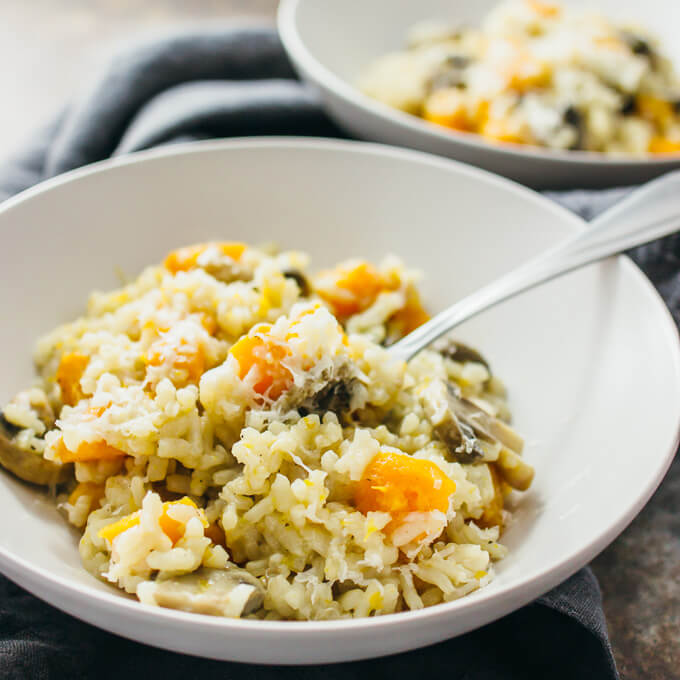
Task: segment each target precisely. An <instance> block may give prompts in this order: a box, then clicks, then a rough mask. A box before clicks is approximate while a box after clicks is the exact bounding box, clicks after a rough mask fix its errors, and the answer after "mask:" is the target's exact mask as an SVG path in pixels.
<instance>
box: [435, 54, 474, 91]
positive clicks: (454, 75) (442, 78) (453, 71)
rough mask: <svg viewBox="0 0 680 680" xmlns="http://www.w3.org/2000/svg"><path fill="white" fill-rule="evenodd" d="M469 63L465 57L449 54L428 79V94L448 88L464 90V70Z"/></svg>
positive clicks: (465, 84) (465, 83) (469, 60)
mask: <svg viewBox="0 0 680 680" xmlns="http://www.w3.org/2000/svg"><path fill="white" fill-rule="evenodd" d="M471 62H472V60H471V59H470V57H468V56H467V55H464V54H450V55H449V56H448V57H447V58H446V60H445V61H444V62H443V63H442V64H441V66H439V67H438V68H437V70H436V71H435V72H434V74H433V75H432V77H431V78H430V82H429V90H430V92H434V91H435V90H442V89H445V88H449V87H457V88H461V89H463V88H465V87H466V86H467V82H466V79H465V69H466V68H467V67H468V66H469V65H470V63H471Z"/></svg>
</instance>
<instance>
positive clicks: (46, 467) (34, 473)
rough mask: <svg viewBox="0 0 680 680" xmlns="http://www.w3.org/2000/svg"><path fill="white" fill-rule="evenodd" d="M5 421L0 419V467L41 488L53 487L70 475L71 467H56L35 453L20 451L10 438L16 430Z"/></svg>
mask: <svg viewBox="0 0 680 680" xmlns="http://www.w3.org/2000/svg"><path fill="white" fill-rule="evenodd" d="M6 424H7V420H6V419H5V418H4V417H2V418H1V419H0V465H2V467H4V468H5V470H7V471H9V472H11V473H12V474H13V475H15V476H16V477H18V478H19V479H23V480H24V481H25V482H31V484H40V485H41V486H55V485H57V484H61V483H62V482H65V481H66V480H67V479H68V478H69V476H70V474H71V467H72V466H71V465H57V464H56V463H53V462H51V461H49V460H45V458H43V457H42V455H41V454H40V453H38V452H37V451H30V450H26V449H22V448H20V447H19V446H17V445H16V444H15V443H14V442H13V441H12V438H13V436H14V435H15V434H16V429H15V428H14V426H12V425H11V423H10V428H7V427H6Z"/></svg>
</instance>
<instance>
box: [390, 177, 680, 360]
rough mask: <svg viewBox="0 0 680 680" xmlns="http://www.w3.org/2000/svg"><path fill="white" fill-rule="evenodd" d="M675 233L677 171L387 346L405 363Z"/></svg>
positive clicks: (679, 209)
mask: <svg viewBox="0 0 680 680" xmlns="http://www.w3.org/2000/svg"><path fill="white" fill-rule="evenodd" d="M678 229H680V170H676V171H674V172H671V173H669V174H667V175H665V176H663V177H661V178H659V179H655V180H653V181H651V182H648V183H647V184H645V185H644V186H642V187H641V188H640V189H637V190H636V191H634V192H632V193H631V194H629V195H628V196H626V197H625V198H624V199H623V200H621V201H619V202H618V203H616V204H615V205H614V206H613V207H611V208H609V209H608V210H606V211H605V212H603V213H602V214H601V215H599V216H598V217H596V218H595V219H594V220H593V221H592V222H591V223H590V225H589V227H588V228H587V229H584V230H583V231H581V232H579V233H577V234H575V235H574V236H572V237H570V238H568V239H567V240H565V241H562V242H561V243H559V244H557V245H556V246H554V247H552V248H549V249H548V250H546V251H545V252H543V253H541V254H540V255H538V256H537V257H535V258H532V259H531V260H529V261H528V262H526V263H525V264H522V265H520V266H519V267H518V268H517V269H514V270H512V271H510V272H508V273H507V274H505V275H503V276H502V277H501V278H499V279H496V280H495V281H493V282H492V283H489V284H487V285H486V286H484V287H483V288H480V289H479V290H477V291H475V292H474V293H472V295H469V296H468V297H466V298H463V299H462V300H460V301H459V302H456V303H455V304H453V305H452V306H451V307H449V308H448V309H445V310H444V311H442V312H440V313H439V314H437V315H436V316H434V317H433V318H432V319H430V320H429V321H427V322H426V323H424V324H423V325H422V326H420V327H419V328H417V329H416V330H415V331H413V332H412V333H409V334H408V335H407V336H406V337H404V338H402V339H401V340H399V342H397V343H395V344H394V345H392V346H391V347H390V348H389V352H390V354H392V355H393V356H395V357H398V358H400V359H403V360H405V361H408V360H409V359H411V358H412V357H413V356H414V355H415V354H417V353H418V352H419V351H420V350H422V349H424V348H425V347H427V346H428V345H429V344H431V343H432V342H434V341H435V340H436V339H437V338H439V337H440V336H442V335H444V334H445V333H447V332H448V331H450V330H452V329H453V328H455V327H456V326H458V325H459V324H461V323H462V322H463V321H467V320H468V319H470V318H471V317H473V316H476V315H477V314H479V313H480V312H483V311H485V310H487V309H489V308H491V307H493V306H495V305H497V304H498V303H499V302H503V301H504V300H507V299H508V298H511V297H514V296H515V295H517V294H518V293H522V292H523V291H525V290H528V289H529V288H533V287H534V286H537V285H539V284H541V283H544V282H546V281H550V280H551V279H554V278H556V277H558V276H561V275H562V274H566V273H567V272H570V271H572V270H574V269H577V268H578V267H583V266H584V265H587V264H590V263H591V262H595V261H597V260H601V259H604V258H606V257H609V256H610V255H615V254H617V253H621V252H623V251H624V250H627V249H628V248H632V247H634V246H639V245H642V244H643V243H648V242H649V241H653V240H655V239H658V238H661V237H662V236H667V235H668V234H671V233H672V232H674V231H676V230H678Z"/></svg>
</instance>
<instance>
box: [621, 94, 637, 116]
mask: <svg viewBox="0 0 680 680" xmlns="http://www.w3.org/2000/svg"><path fill="white" fill-rule="evenodd" d="M619 113H620V114H621V115H622V116H630V115H632V114H634V113H635V97H634V96H633V95H632V94H628V93H624V94H622V95H621V108H620V109H619Z"/></svg>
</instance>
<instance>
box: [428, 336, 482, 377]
mask: <svg viewBox="0 0 680 680" xmlns="http://www.w3.org/2000/svg"><path fill="white" fill-rule="evenodd" d="M432 347H433V349H434V350H436V351H437V352H439V353H440V354H441V355H442V356H444V357H446V358H447V359H452V360H453V361H457V362H459V363H461V364H464V363H465V362H466V361H474V362H475V363H477V364H482V366H485V367H486V369H487V371H489V373H491V367H490V366H489V362H488V361H487V360H486V359H485V358H484V357H483V356H482V355H481V354H480V353H479V352H478V351H477V350H476V349H474V347H470V346H469V345H466V344H464V343H462V342H458V340H453V339H451V338H442V339H441V340H438V341H437V342H436V343H434V345H433V346H432Z"/></svg>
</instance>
